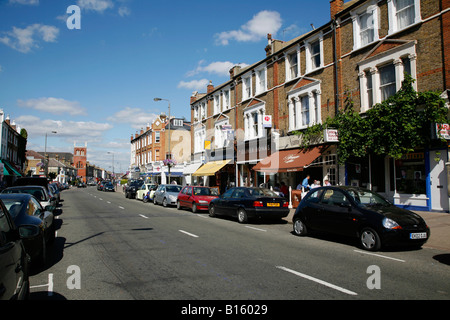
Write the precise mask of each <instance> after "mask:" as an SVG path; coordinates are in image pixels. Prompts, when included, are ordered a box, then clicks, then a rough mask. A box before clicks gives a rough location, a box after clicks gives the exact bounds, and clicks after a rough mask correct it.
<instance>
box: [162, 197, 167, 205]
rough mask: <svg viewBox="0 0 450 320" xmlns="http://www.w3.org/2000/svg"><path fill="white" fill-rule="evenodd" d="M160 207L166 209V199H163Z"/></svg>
mask: <svg viewBox="0 0 450 320" xmlns="http://www.w3.org/2000/svg"><path fill="white" fill-rule="evenodd" d="M162 205H163V207H167V199H166V198H164V199H163V202H162Z"/></svg>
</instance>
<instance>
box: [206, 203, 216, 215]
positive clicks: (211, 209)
mask: <svg viewBox="0 0 450 320" xmlns="http://www.w3.org/2000/svg"><path fill="white" fill-rule="evenodd" d="M208 212H209V216H210V217H215V216H216V208H215V207H214V205H210V206H209V210H208Z"/></svg>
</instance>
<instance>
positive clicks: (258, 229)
mask: <svg viewBox="0 0 450 320" xmlns="http://www.w3.org/2000/svg"><path fill="white" fill-rule="evenodd" d="M245 227H246V228H249V229H253V230H257V231H263V232H267V230H264V229H260V228H255V227H250V226H245Z"/></svg>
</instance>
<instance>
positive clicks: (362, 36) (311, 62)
mask: <svg viewBox="0 0 450 320" xmlns="http://www.w3.org/2000/svg"><path fill="white" fill-rule="evenodd" d="M330 18H331V20H330V22H329V23H327V24H325V25H323V26H320V27H318V28H315V29H313V30H311V31H310V32H308V33H306V34H304V35H301V36H299V37H296V38H295V39H292V40H290V41H287V42H283V41H279V40H276V39H272V36H271V35H268V45H267V46H266V48H265V51H266V57H265V58H264V59H262V60H260V61H258V62H256V63H254V64H253V65H251V66H248V67H246V68H240V67H234V68H233V69H231V70H230V80H229V81H227V82H225V83H223V84H220V85H218V86H215V87H214V86H213V85H212V84H210V85H208V87H207V91H206V93H198V92H196V93H194V94H193V95H192V97H191V101H190V103H191V118H192V128H191V135H192V137H191V139H192V140H191V142H192V143H191V145H192V154H193V156H192V162H193V163H195V162H201V163H205V165H204V166H203V167H201V168H200V169H199V170H201V169H203V168H204V167H205V166H210V167H211V170H213V169H214V170H215V171H214V172H213V171H211V170H210V171H209V172H208V171H207V170H204V171H203V172H200V174H202V175H203V174H205V173H206V174H205V176H207V177H208V179H209V181H206V183H208V184H217V185H219V184H228V183H229V182H230V181H231V182H233V183H234V184H236V185H245V184H247V185H250V184H252V185H260V184H261V183H267V182H269V183H270V184H271V185H274V184H275V183H277V182H281V181H283V182H285V183H286V184H287V185H289V186H291V187H293V188H295V186H296V185H297V184H298V183H299V182H300V181H301V180H302V179H303V177H304V176H305V175H306V174H307V173H308V174H310V175H311V177H312V179H317V180H321V181H323V180H324V179H328V180H330V181H331V183H332V184H354V185H359V186H362V187H367V188H371V189H374V190H376V191H379V192H380V193H382V194H384V195H386V196H387V197H388V198H390V199H391V200H393V201H394V202H395V203H396V204H398V205H400V206H405V207H409V208H413V209H417V210H444V211H447V210H448V207H449V206H448V186H447V175H446V168H445V163H446V162H447V161H448V150H447V146H446V145H442V146H441V147H439V148H437V149H436V148H435V149H430V148H429V146H424V147H423V148H422V149H420V150H415V152H414V153H412V154H411V155H409V156H408V157H406V158H405V159H402V160H401V161H394V160H393V159H390V158H388V157H379V156H378V157H374V156H371V155H368V156H366V157H365V158H362V159H361V158H360V159H354V160H355V161H352V162H349V163H347V164H346V165H345V166H338V164H337V151H336V150H337V149H336V148H337V147H338V143H337V142H336V141H333V140H326V141H322V140H321V141H318V142H317V144H316V145H315V147H314V148H312V150H309V151H308V152H305V151H304V150H300V149H299V145H300V139H301V135H300V136H299V135H296V134H295V133H296V132H298V131H301V130H303V129H305V128H307V127H309V126H311V125H313V124H316V123H321V122H323V121H325V119H326V118H327V117H333V116H334V115H335V114H336V110H337V108H339V107H340V106H342V105H343V101H344V98H346V97H350V98H351V99H352V100H353V101H354V104H355V107H356V108H357V109H359V111H360V112H362V113H364V112H365V111H366V110H368V109H369V108H371V106H373V105H374V104H376V103H379V102H382V101H384V100H385V99H386V98H387V97H389V96H390V95H392V94H394V93H395V92H396V91H398V90H399V89H400V86H401V82H402V80H403V77H404V72H408V73H409V74H410V75H411V76H412V77H413V78H414V79H416V82H415V84H414V85H415V88H416V90H418V91H426V90H435V91H439V92H442V93H443V97H444V98H447V99H448V97H447V89H448V86H449V80H450V78H449V69H450V64H449V54H448V49H449V42H450V37H449V32H450V31H449V23H450V1H448V0H381V1H376V0H350V1H347V2H344V1H343V0H332V1H330ZM267 116H269V117H267ZM437 157H440V159H439V160H438V161H436V158H437ZM431 159H433V161H432V160H431ZM222 160H226V161H225V162H223V163H222V164H223V165H222V166H221V165H220V164H221V163H219V161H222ZM211 162H216V163H215V164H217V165H219V166H215V167H214V168H213V164H212V163H211ZM195 175H196V173H194V176H195ZM402 175H405V177H408V179H412V175H415V176H420V179H421V180H423V188H422V189H421V190H420V192H419V193H411V191H410V190H405V189H402V188H401V186H400V185H399V184H397V183H396V182H397V181H398V180H399V179H400V178H401V176H402ZM224 181H225V182H224ZM203 182H204V183H205V181H203ZM432 186H433V187H432Z"/></svg>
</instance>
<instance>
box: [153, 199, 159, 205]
mask: <svg viewBox="0 0 450 320" xmlns="http://www.w3.org/2000/svg"><path fill="white" fill-rule="evenodd" d="M153 204H154V205H155V206H156V205H157V204H158V203H157V202H156V197H154V198H153Z"/></svg>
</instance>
